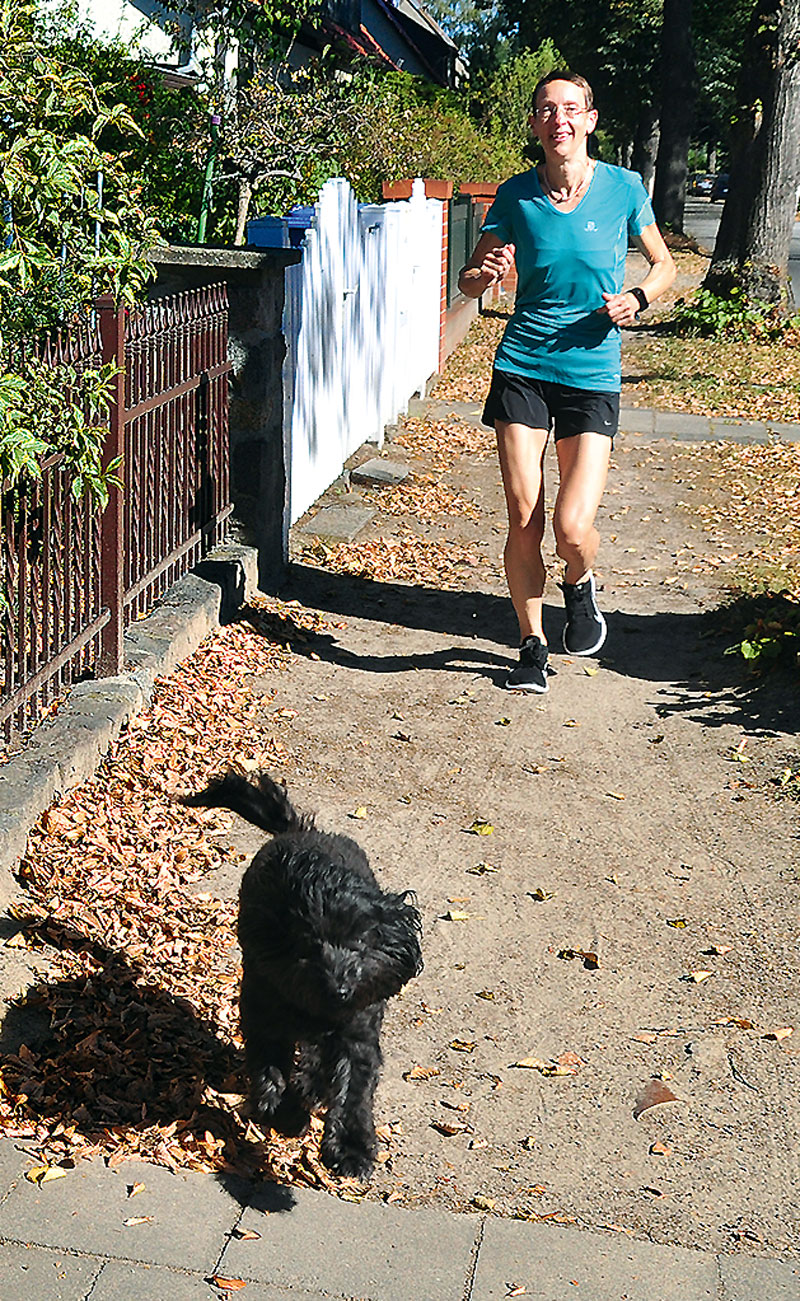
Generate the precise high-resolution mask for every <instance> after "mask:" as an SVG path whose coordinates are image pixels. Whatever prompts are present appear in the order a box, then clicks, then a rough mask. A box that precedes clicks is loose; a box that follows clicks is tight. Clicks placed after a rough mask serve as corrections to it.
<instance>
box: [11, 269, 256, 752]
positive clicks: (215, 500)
mask: <svg viewBox="0 0 800 1301" xmlns="http://www.w3.org/2000/svg"><path fill="white" fill-rule="evenodd" d="M95 319H96V325H93V326H91V327H90V326H84V327H81V328H80V329H76V330H74V331H71V332H69V333H65V334H61V335H58V336H56V337H54V338H52V339H48V340H46V341H45V342H44V343H43V344H41V345H39V346H38V347H37V348H36V355H37V356H38V357H40V358H41V359H42V360H44V361H45V362H46V363H48V364H50V365H53V366H55V365H58V364H69V365H72V366H74V367H75V368H76V369H78V370H80V369H81V368H82V367H85V366H89V365H92V366H96V365H99V364H100V363H102V362H111V363H113V364H114V365H116V366H117V367H119V373H118V376H117V379H116V381H115V390H114V395H113V397H114V400H113V402H112V406H111V411H110V414H109V429H110V436H109V437H108V438H107V440H106V445H105V449H104V458H105V462H106V464H108V463H109V462H110V461H111V460H113V459H114V458H116V457H117V456H121V457H122V469H121V474H120V477H121V481H122V486H121V487H120V488H115V487H112V489H111V495H110V500H109V504H108V506H107V507H106V509H105V511H103V512H100V511H99V510H97V509H96V508H95V507H93V506H91V505H90V504H89V503H88V502H85V501H83V502H78V503H76V502H75V501H74V499H73V497H72V495H71V493H70V490H69V483H68V482H67V476H66V472H65V469H64V466H63V463H62V460H61V457H59V456H53V457H50V458H49V459H48V460H47V461H45V462H44V463H43V464H42V466H41V478H40V479H38V480H34V481H28V482H26V483H24V484H22V485H21V486H20V487H18V488H17V489H16V490H15V492H14V493H13V495H12V494H10V493H5V495H4V502H3V519H2V537H0V548H1V550H0V556H1V557H2V567H3V579H4V582H3V588H4V599H5V603H4V606H3V610H2V618H1V619H0V627H1V628H2V659H3V668H4V684H3V692H2V697H1V698H0V727H2V730H3V734H4V736H5V738H6V739H8V738H9V737H10V736H11V735H13V734H14V733H15V732H23V731H24V730H25V729H26V728H29V727H30V726H31V725H33V724H34V723H35V722H36V721H38V719H40V718H41V717H42V715H43V713H44V712H45V711H46V709H47V707H48V705H49V704H50V703H51V702H52V701H53V700H54V699H55V698H56V697H57V696H58V695H60V694H61V693H62V692H63V690H64V688H65V687H66V686H68V685H69V684H70V683H71V682H74V681H75V680H76V679H77V678H78V677H81V676H86V675H88V674H95V675H97V676H105V675H114V674H116V673H119V672H121V671H122V669H123V667H124V664H123V633H124V629H125V627H126V626H127V624H128V623H130V622H131V621H132V620H133V619H135V618H138V617H140V616H141V615H143V614H145V613H147V611H148V610H149V609H150V607H151V606H152V605H153V603H154V601H155V600H156V599H157V598H158V597H159V596H160V595H161V594H162V593H163V592H164V591H165V590H166V588H167V587H169V586H170V584H171V583H173V582H174V581H175V579H176V578H178V577H180V575H181V574H184V573H186V572H187V571H188V570H189V569H191V568H192V566H193V565H194V564H195V563H196V562H197V560H198V559H200V557H201V556H202V555H204V554H205V553H206V552H207V551H208V550H209V549H210V548H211V547H212V546H213V545H214V544H215V543H216V542H218V541H220V540H221V538H222V537H223V536H224V531H225V521H226V519H227V517H228V516H229V515H230V513H231V510H232V509H233V508H232V505H231V503H230V475H229V439H228V375H229V373H230V370H231V364H230V362H229V361H228V357H227V322H228V304H227V291H226V288H225V286H224V285H211V286H209V287H207V288H204V289H196V290H190V291H188V292H186V293H181V294H177V295H175V296H173V297H170V298H162V299H156V300H154V301H153V302H151V303H149V304H148V305H147V306H145V307H143V308H142V309H140V310H139V311H137V312H135V313H130V314H129V313H126V312H123V311H122V310H120V309H118V308H117V307H116V306H115V305H114V302H113V301H112V300H111V299H110V298H101V299H99V300H98V302H97V304H96V313H95Z"/></svg>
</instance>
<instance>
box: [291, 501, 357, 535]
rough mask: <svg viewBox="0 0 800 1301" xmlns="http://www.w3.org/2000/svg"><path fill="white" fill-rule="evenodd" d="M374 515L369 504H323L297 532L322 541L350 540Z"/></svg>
mask: <svg viewBox="0 0 800 1301" xmlns="http://www.w3.org/2000/svg"><path fill="white" fill-rule="evenodd" d="M374 516H375V511H374V510H372V508H371V507H370V506H323V508H322V510H320V511H317V513H316V515H314V516H313V518H312V519H310V520H308V521H307V522H306V523H305V524H300V525H299V526H298V528H297V532H298V533H301V534H302V535H303V536H304V537H308V536H311V537H315V538H321V539H322V541H323V542H352V541H353V538H354V537H355V536H356V535H357V534H358V533H360V532H361V530H362V529H363V528H364V527H365V526H366V525H367V524H369V522H370V520H371V519H373V518H374Z"/></svg>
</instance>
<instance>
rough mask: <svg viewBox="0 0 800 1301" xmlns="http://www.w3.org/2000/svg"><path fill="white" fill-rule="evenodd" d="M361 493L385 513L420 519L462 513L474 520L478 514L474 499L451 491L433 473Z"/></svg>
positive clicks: (424, 519)
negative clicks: (393, 485)
mask: <svg viewBox="0 0 800 1301" xmlns="http://www.w3.org/2000/svg"><path fill="white" fill-rule="evenodd" d="M361 495H362V497H363V498H364V500H365V501H366V502H368V503H369V504H370V505H373V506H377V507H378V509H379V510H381V511H383V512H384V513H385V514H386V515H412V516H413V517H414V518H415V519H418V520H422V521H423V523H428V522H429V521H431V520H433V519H435V518H436V517H437V516H441V515H461V516H464V517H465V518H466V519H474V520H477V519H480V517H481V513H480V511H479V510H478V507H477V506H476V505H475V503H474V502H471V501H468V500H467V498H466V497H462V496H460V494H459V493H457V492H453V490H452V488H448V487H447V485H446V484H444V483H442V482H441V480H439V479H437V478H436V477H435V476H434V475H432V474H418V475H415V476H414V477H413V478H409V479H406V480H404V481H403V483H399V484H397V486H396V487H394V488H389V489H387V488H378V489H377V490H374V491H371V492H362V494H361Z"/></svg>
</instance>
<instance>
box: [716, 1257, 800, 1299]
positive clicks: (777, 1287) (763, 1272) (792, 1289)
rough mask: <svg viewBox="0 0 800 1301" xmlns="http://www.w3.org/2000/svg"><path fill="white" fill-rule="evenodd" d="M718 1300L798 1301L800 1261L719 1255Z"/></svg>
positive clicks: (799, 1294)
mask: <svg viewBox="0 0 800 1301" xmlns="http://www.w3.org/2000/svg"><path fill="white" fill-rule="evenodd" d="M718 1259H719V1273H720V1278H721V1280H722V1297H721V1301H798V1297H800V1261H795V1262H792V1261H783V1260H763V1259H760V1258H755V1257H751V1256H720V1257H719V1258H718Z"/></svg>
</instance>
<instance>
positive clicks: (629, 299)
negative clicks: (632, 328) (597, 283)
mask: <svg viewBox="0 0 800 1301" xmlns="http://www.w3.org/2000/svg"><path fill="white" fill-rule="evenodd" d="M603 297H604V298H605V300H606V302H605V306H604V307H598V309H597V310H598V312H601V313H602V312H607V313H608V315H609V316H610V317H611V320H612V321H613V322H614V324H615V325H620V326H622V325H633V322H634V321H635V320H636V316H637V313H638V311H639V301H638V299H637V298H635V297H634V295H633V294H628V293H625V294H603Z"/></svg>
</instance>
